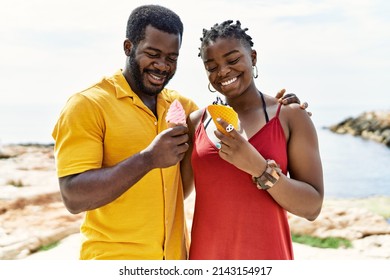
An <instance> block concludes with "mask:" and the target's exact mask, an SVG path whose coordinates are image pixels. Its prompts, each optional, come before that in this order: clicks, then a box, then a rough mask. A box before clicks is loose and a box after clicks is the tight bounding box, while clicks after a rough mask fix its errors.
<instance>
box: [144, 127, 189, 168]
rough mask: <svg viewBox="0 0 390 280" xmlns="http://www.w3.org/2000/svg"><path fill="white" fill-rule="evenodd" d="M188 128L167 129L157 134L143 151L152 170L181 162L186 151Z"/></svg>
mask: <svg viewBox="0 0 390 280" xmlns="http://www.w3.org/2000/svg"><path fill="white" fill-rule="evenodd" d="M187 133H188V128H187V127H186V126H184V125H180V126H176V127H173V128H168V129H166V130H164V131H163V132H161V133H160V134H158V135H157V136H156V137H155V138H154V139H153V141H152V143H150V145H149V146H148V147H147V148H146V149H145V150H144V151H143V152H144V153H147V154H148V157H149V159H150V161H151V162H152V166H153V167H154V168H165V167H169V166H172V165H175V164H176V163H178V162H179V161H181V160H182V159H183V157H184V155H185V153H186V151H187V150H188V147H189V145H188V143H187V142H188V140H189V137H188V134H187Z"/></svg>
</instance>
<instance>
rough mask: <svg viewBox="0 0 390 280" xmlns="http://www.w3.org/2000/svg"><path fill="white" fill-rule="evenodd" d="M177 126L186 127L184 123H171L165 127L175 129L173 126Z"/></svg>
mask: <svg viewBox="0 0 390 280" xmlns="http://www.w3.org/2000/svg"><path fill="white" fill-rule="evenodd" d="M179 125H184V126H187V124H186V123H184V124H183V123H172V122H167V127H168V128H171V127H175V126H179Z"/></svg>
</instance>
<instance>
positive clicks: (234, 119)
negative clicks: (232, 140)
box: [207, 104, 238, 135]
mask: <svg viewBox="0 0 390 280" xmlns="http://www.w3.org/2000/svg"><path fill="white" fill-rule="evenodd" d="M207 110H208V111H209V113H210V115H211V118H212V119H213V121H214V123H215V126H216V127H217V129H218V130H219V131H220V132H222V133H224V134H225V135H229V133H228V132H227V131H226V130H225V129H224V128H223V127H222V126H221V125H220V124H219V123H218V122H217V118H220V119H223V120H224V121H225V122H227V123H228V124H232V125H233V126H234V128H235V129H238V115H237V113H236V112H235V111H234V109H233V108H232V107H230V106H225V105H219V104H217V105H209V106H208V107H207Z"/></svg>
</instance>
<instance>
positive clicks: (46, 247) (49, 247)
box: [37, 241, 60, 251]
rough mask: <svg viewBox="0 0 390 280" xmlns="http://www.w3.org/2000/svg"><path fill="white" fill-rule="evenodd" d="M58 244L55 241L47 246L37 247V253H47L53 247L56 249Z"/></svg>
mask: <svg viewBox="0 0 390 280" xmlns="http://www.w3.org/2000/svg"><path fill="white" fill-rule="evenodd" d="M59 243H60V242H59V241H56V242H53V243H50V244H48V245H43V246H41V247H39V248H38V250H37V251H48V250H50V249H52V248H54V247H57V245H58V244H59Z"/></svg>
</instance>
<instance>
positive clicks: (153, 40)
mask: <svg viewBox="0 0 390 280" xmlns="http://www.w3.org/2000/svg"><path fill="white" fill-rule="evenodd" d="M162 19H163V20H162ZM182 36H183V24H182V22H181V20H180V18H179V16H178V15H177V14H176V13H174V12H173V11H171V10H169V9H167V8H164V7H161V6H158V5H145V6H140V7H138V8H136V9H135V10H133V12H132V13H131V14H130V17H129V20H128V23H127V31H126V40H125V41H124V52H125V55H126V64H125V67H124V69H123V70H122V71H118V72H117V73H115V74H114V75H113V76H111V77H108V78H104V79H102V81H100V82H99V83H97V84H95V85H93V86H92V87H90V88H88V89H86V90H84V91H82V92H79V93H77V94H75V95H73V96H72V97H71V98H70V99H69V100H68V102H67V104H66V105H65V108H64V109H63V111H62V112H61V115H60V117H59V119H58V122H57V123H56V125H55V127H54V130H53V138H54V139H55V156H56V164H57V174H58V177H59V183H60V191H61V195H62V198H63V201H64V204H65V206H66V207H67V209H68V210H69V211H70V212H71V213H80V212H86V213H85V218H84V221H83V223H82V225H81V234H82V237H83V241H82V246H81V250H80V258H81V259H142V260H146V259H154V260H162V259H186V258H187V245H188V244H187V236H186V235H187V229H186V223H185V217H184V204H183V199H184V197H183V187H182V181H181V176H180V168H179V162H180V161H181V160H182V159H183V157H184V154H185V152H186V151H187V150H188V143H187V141H188V140H189V139H188V135H187V132H188V130H187V127H185V126H177V127H175V128H169V129H167V124H166V122H165V116H166V113H167V110H168V107H169V105H170V104H171V103H172V102H173V100H175V99H178V100H179V101H180V102H181V104H182V105H183V107H184V110H185V111H186V115H187V116H188V115H189V114H190V113H191V112H193V111H195V110H196V109H198V108H197V106H196V105H195V103H194V102H193V101H191V100H189V99H188V98H185V97H183V96H181V95H179V94H178V93H177V92H175V91H172V90H169V89H166V88H165V86H166V85H167V84H168V82H169V81H170V79H171V78H172V77H173V75H174V74H175V71H176V66H177V59H178V56H179V49H180V46H181V43H182ZM283 93H284V92H283V91H282V92H281V93H280V94H279V95H278V96H281V95H283ZM287 96H288V95H286V97H287ZM290 100H291V101H290ZM290 102H298V103H299V100H298V101H297V99H296V98H294V97H293V98H289V100H288V101H287V103H290Z"/></svg>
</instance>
